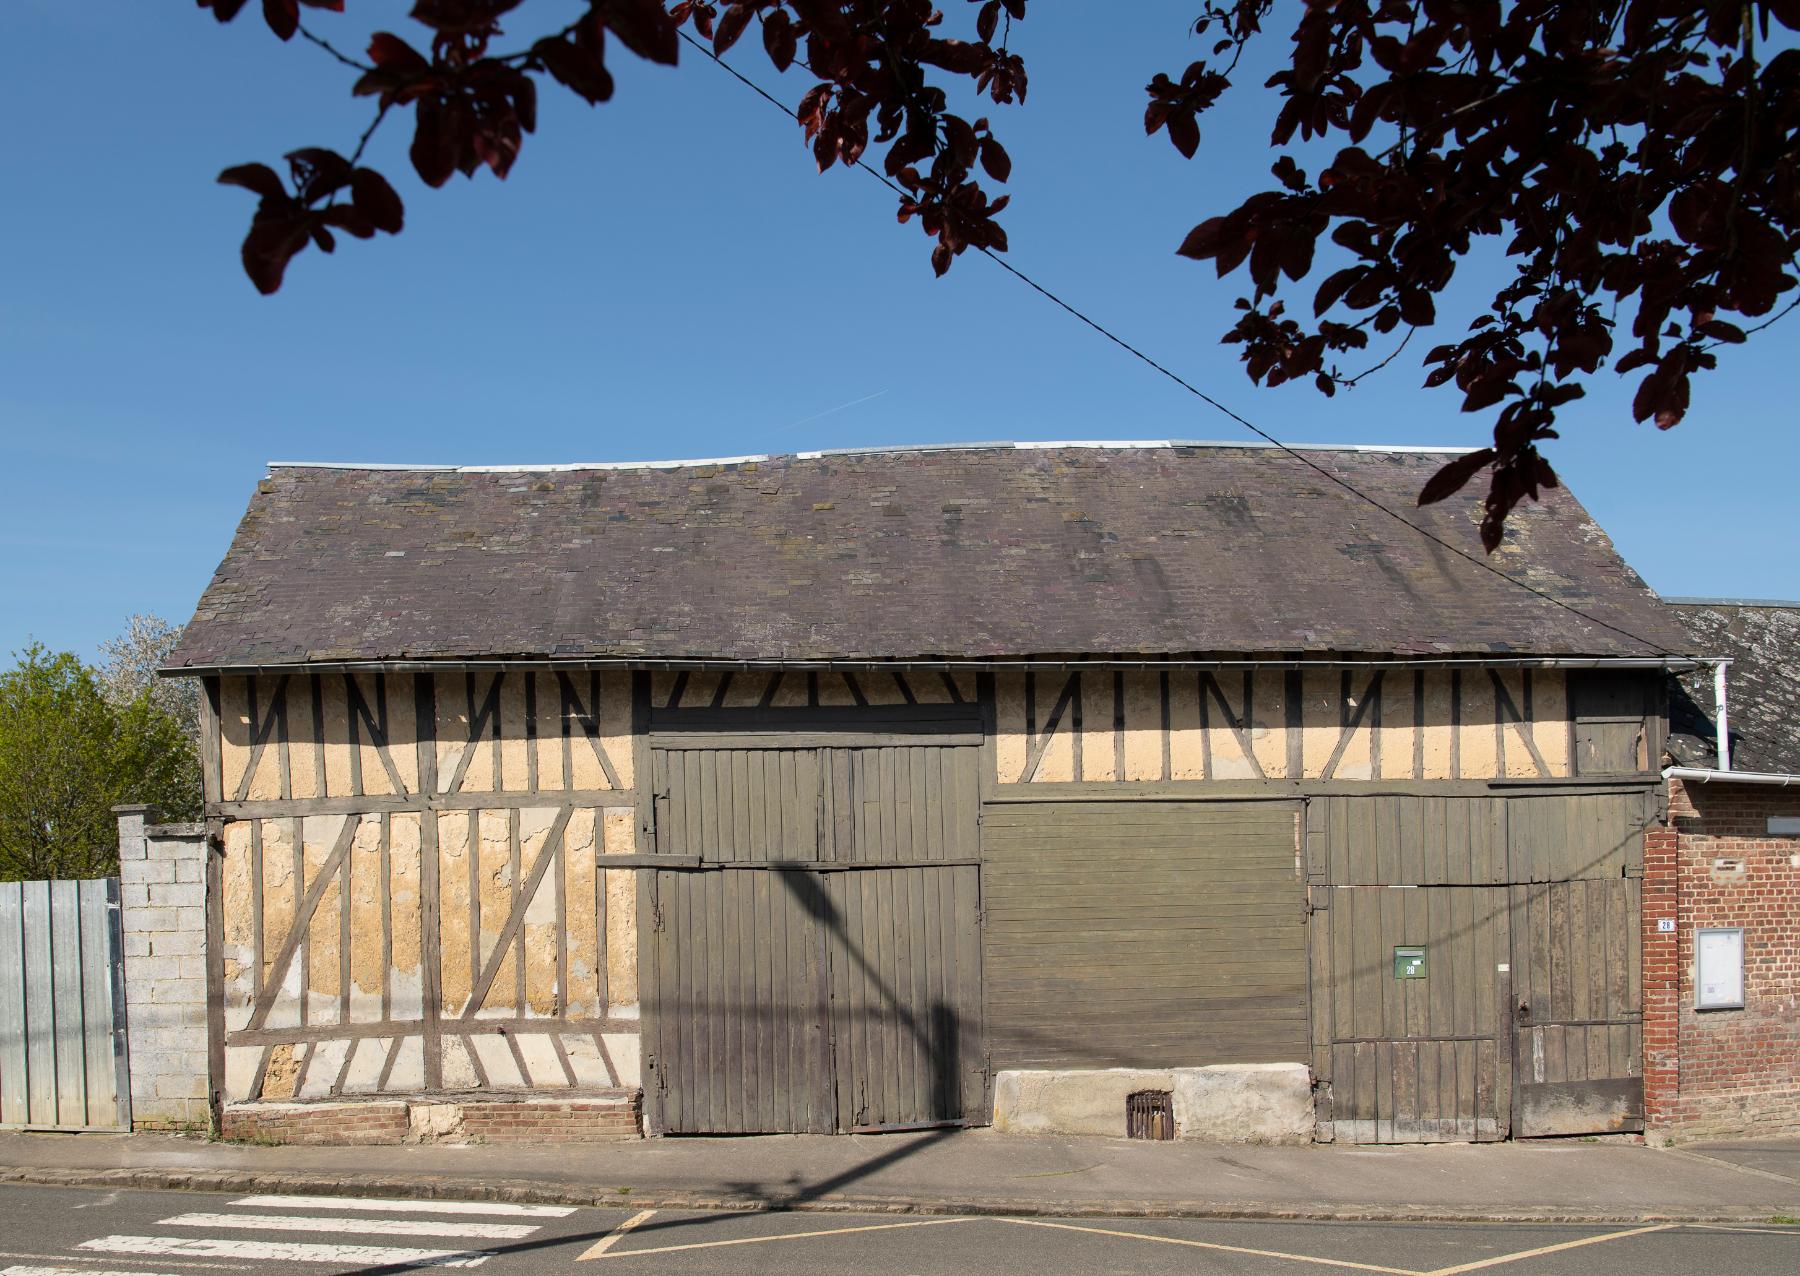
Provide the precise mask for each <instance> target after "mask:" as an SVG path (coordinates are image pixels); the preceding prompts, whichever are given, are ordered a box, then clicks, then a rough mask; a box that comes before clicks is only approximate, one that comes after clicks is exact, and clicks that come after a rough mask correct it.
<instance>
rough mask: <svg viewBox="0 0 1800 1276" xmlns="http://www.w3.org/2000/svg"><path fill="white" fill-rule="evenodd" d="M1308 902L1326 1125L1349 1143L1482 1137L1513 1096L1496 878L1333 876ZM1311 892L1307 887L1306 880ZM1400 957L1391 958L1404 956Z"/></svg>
mask: <svg viewBox="0 0 1800 1276" xmlns="http://www.w3.org/2000/svg"><path fill="white" fill-rule="evenodd" d="M1328 889H1329V891H1330V896H1331V898H1330V904H1329V907H1328V908H1321V909H1320V910H1319V911H1318V912H1316V913H1315V914H1314V925H1313V942H1314V944H1315V945H1321V946H1322V947H1323V949H1324V952H1323V953H1320V954H1317V958H1316V959H1317V960H1322V961H1323V962H1324V963H1326V964H1328V965H1329V968H1330V970H1331V971H1332V980H1331V983H1330V986H1329V987H1328V988H1326V989H1321V990H1320V995H1318V996H1317V1000H1316V1002H1315V1006H1314V1014H1315V1015H1317V1016H1320V1017H1322V1019H1323V1025H1322V1026H1323V1028H1324V1030H1325V1035H1326V1037H1327V1039H1328V1042H1329V1057H1328V1059H1327V1063H1326V1069H1327V1070H1322V1071H1323V1075H1324V1076H1326V1077H1328V1078H1329V1079H1330V1083H1331V1090H1330V1108H1329V1111H1330V1113H1331V1118H1332V1121H1331V1124H1332V1133H1333V1135H1334V1137H1336V1138H1337V1139H1340V1140H1342V1141H1344V1142H1347V1143H1438V1142H1452V1141H1453V1142H1487V1141H1490V1140H1494V1139H1502V1138H1505V1137H1506V1134H1507V1129H1508V1125H1509V1122H1510V1114H1511V1107H1512V1068H1511V1049H1512V1047H1511V1041H1510V1023H1509V1019H1508V1005H1509V1001H1510V998H1509V996H1508V994H1507V988H1508V984H1507V982H1506V981H1507V973H1506V966H1507V964H1508V962H1507V951H1508V950H1507V943H1508V940H1507V936H1508V916H1507V893H1506V888H1505V887H1504V886H1476V885H1459V886H1343V887H1336V888H1328ZM1315 893H1317V892H1315ZM1410 950H1416V951H1417V953H1418V954H1419V958H1418V965H1417V966H1416V967H1415V968H1412V969H1408V968H1407V967H1406V966H1404V965H1400V964H1399V963H1405V962H1408V961H1410V960H1412V959H1411V958H1410V957H1409V956H1408V955H1407V954H1408V953H1409V951H1410Z"/></svg>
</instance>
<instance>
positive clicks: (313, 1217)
mask: <svg viewBox="0 0 1800 1276" xmlns="http://www.w3.org/2000/svg"><path fill="white" fill-rule="evenodd" d="M156 1225H157V1226H158V1227H230V1228H236V1229H237V1230H239V1231H245V1232H361V1233H364V1234H365V1235H369V1236H465V1237H468V1238H469V1239H471V1240H481V1241H516V1240H523V1239H524V1238H525V1237H527V1236H530V1235H531V1234H532V1233H533V1232H535V1231H537V1230H538V1225H537V1224H536V1223H463V1222H453V1221H451V1220H449V1219H435V1218H340V1217H337V1216H335V1215H324V1214H175V1215H172V1216H171V1217H169V1218H161V1219H158V1220H157V1221H156Z"/></svg>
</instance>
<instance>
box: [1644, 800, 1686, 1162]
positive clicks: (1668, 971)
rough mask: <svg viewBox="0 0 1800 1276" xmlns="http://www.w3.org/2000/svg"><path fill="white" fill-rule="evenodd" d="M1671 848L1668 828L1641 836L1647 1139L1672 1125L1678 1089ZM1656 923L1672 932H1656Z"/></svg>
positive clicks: (1675, 871) (1674, 856) (1674, 854)
mask: <svg viewBox="0 0 1800 1276" xmlns="http://www.w3.org/2000/svg"><path fill="white" fill-rule="evenodd" d="M1677 845H1678V835H1677V834H1676V832H1675V829H1674V828H1673V827H1669V826H1665V825H1655V826H1652V827H1651V828H1650V829H1648V830H1647V831H1646V832H1645V834H1644V899H1643V936H1644V957H1643V961H1644V967H1643V970H1644V1125H1645V1129H1646V1131H1647V1132H1649V1133H1650V1134H1651V1135H1652V1136H1654V1135H1655V1134H1656V1133H1657V1132H1658V1131H1665V1130H1667V1128H1668V1127H1669V1126H1670V1124H1671V1123H1672V1121H1673V1118H1674V1114H1675V1103H1676V1098H1677V1094H1678V1092H1679V1090H1680V1084H1681V1070H1680V1057H1679V1043H1678V1040H1677V1035H1678V1022H1679V1018H1680V1009H1681V973H1680V968H1679V965H1678V962H1679V960H1680V954H1679V952H1678V948H1679V940H1680V938H1681V935H1680V931H1679V929H1678V927H1679V918H1678V915H1677V909H1678V906H1679V891H1678V882H1679V877H1678V875H1679V872H1680V868H1679V865H1678V858H1679V857H1678V850H1677ZM1662 921H1669V922H1675V923H1676V926H1677V929H1671V930H1663V929H1661V928H1660V927H1659V926H1658V925H1657V923H1658V922H1662Z"/></svg>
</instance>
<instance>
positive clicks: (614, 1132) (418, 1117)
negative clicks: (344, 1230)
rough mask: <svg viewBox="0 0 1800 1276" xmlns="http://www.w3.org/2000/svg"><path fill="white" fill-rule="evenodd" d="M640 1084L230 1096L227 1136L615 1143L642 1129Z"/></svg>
mask: <svg viewBox="0 0 1800 1276" xmlns="http://www.w3.org/2000/svg"><path fill="white" fill-rule="evenodd" d="M641 1120H642V1114H641V1112H640V1110H639V1106H638V1095H637V1092H636V1091H629V1092H627V1091H617V1092H614V1093H611V1094H606V1095H589V1096H585V1097H581V1098H560V1099H559V1098H548V1097H544V1098H540V1097H535V1096H532V1095H529V1094H525V1093H518V1094H510V1095H488V1096H482V1097H476V1096H473V1095H462V1096H454V1097H453V1096H441V1097H434V1098H413V1099H371V1100H366V1101H345V1102H314V1103H306V1102H299V1103H272V1102H269V1101H268V1100H259V1101H256V1102H251V1103H231V1104H227V1105H226V1106H225V1111H224V1114H223V1118H222V1122H221V1124H222V1129H223V1134H224V1137H225V1138H227V1139H234V1140H238V1141H242V1142H247V1143H298V1144H313V1145H351V1144H400V1143H615V1142H620V1141H623V1140H628V1139H635V1138H637V1137H638V1136H639V1132H640V1128H641Z"/></svg>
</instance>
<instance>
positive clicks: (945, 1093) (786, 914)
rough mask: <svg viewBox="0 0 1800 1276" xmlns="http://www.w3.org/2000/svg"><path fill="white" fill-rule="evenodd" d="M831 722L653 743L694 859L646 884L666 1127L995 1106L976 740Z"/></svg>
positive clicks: (664, 837)
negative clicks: (986, 1038)
mask: <svg viewBox="0 0 1800 1276" xmlns="http://www.w3.org/2000/svg"><path fill="white" fill-rule="evenodd" d="M746 723H747V726H748V727H750V728H755V727H757V726H759V725H762V726H764V727H765V728H766V724H759V723H757V722H756V721H755V720H753V719H747V720H746ZM708 725H709V726H716V725H718V724H717V723H715V722H713V721H712V718H710V717H709V718H708ZM828 725H829V726H830V727H831V730H828V731H821V732H815V733H812V734H810V735H809V734H807V733H805V732H802V731H798V730H795V731H791V732H786V733H782V732H771V731H768V730H766V729H762V730H751V729H746V730H743V731H741V732H737V733H731V732H720V731H708V732H705V733H700V732H689V733H685V734H682V733H677V732H675V731H671V732H669V733H668V734H667V735H665V736H663V737H661V738H659V739H657V740H655V741H653V750H652V774H653V777H654V783H655V800H656V841H655V845H656V849H657V851H658V853H661V854H668V855H670V856H681V857H683V858H684V859H688V860H689V863H688V864H683V865H681V866H679V867H678V866H675V865H671V867H670V868H668V869H658V870H657V871H656V872H655V874H654V885H653V886H652V888H651V891H652V899H651V911H652V913H653V922H652V925H653V928H654V941H653V943H652V945H651V949H650V953H649V956H650V961H649V962H648V963H647V968H648V971H649V977H648V979H647V983H648V984H649V986H650V990H649V995H648V1001H649V1004H648V1006H647V1010H648V1011H649V1023H648V1025H647V1033H648V1038H647V1040H648V1041H649V1042H650V1044H649V1046H648V1055H647V1060H646V1083H647V1084H649V1085H652V1086H654V1087H655V1089H654V1092H653V1096H652V1103H651V1110H652V1112H653V1114H654V1115H653V1119H654V1122H655V1125H656V1128H658V1129H659V1130H662V1131H666V1132H668V1133H749V1132H755V1131H776V1130H792V1131H821V1130H850V1129H856V1128H864V1127H893V1126H897V1125H898V1126H907V1125H925V1124H939V1123H944V1122H950V1121H961V1120H963V1119H965V1118H966V1117H973V1118H974V1119H976V1120H979V1119H980V1117H981V1114H982V1113H983V1112H985V1110H986V1084H987V1071H986V1064H987V1060H986V1052H985V1048H984V1047H983V1044H982V1038H981V1030H980V1028H981V953H980V941H979V935H980V912H979V909H980V867H979V862H978V858H979V846H978V838H979V830H978V822H977V812H978V799H977V789H978V782H977V780H978V774H979V770H978V768H979V762H980V749H979V744H978V742H979V738H980V737H979V735H978V734H974V733H966V732H961V731H958V732H955V733H945V732H942V731H938V732H935V733H934V734H933V735H932V736H931V737H930V738H923V737H921V735H920V733H919V732H917V731H911V732H906V731H895V732H893V733H884V732H883V731H882V730H880V723H879V722H875V721H854V720H848V721H840V720H834V721H832V722H831V723H830V724H828ZM908 725H914V724H908ZM846 727H854V728H856V729H855V730H846V729H845V728H846ZM740 746H741V747H740ZM695 859H697V860H698V864H697V865H694V864H693V863H692V861H693V860H695Z"/></svg>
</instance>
